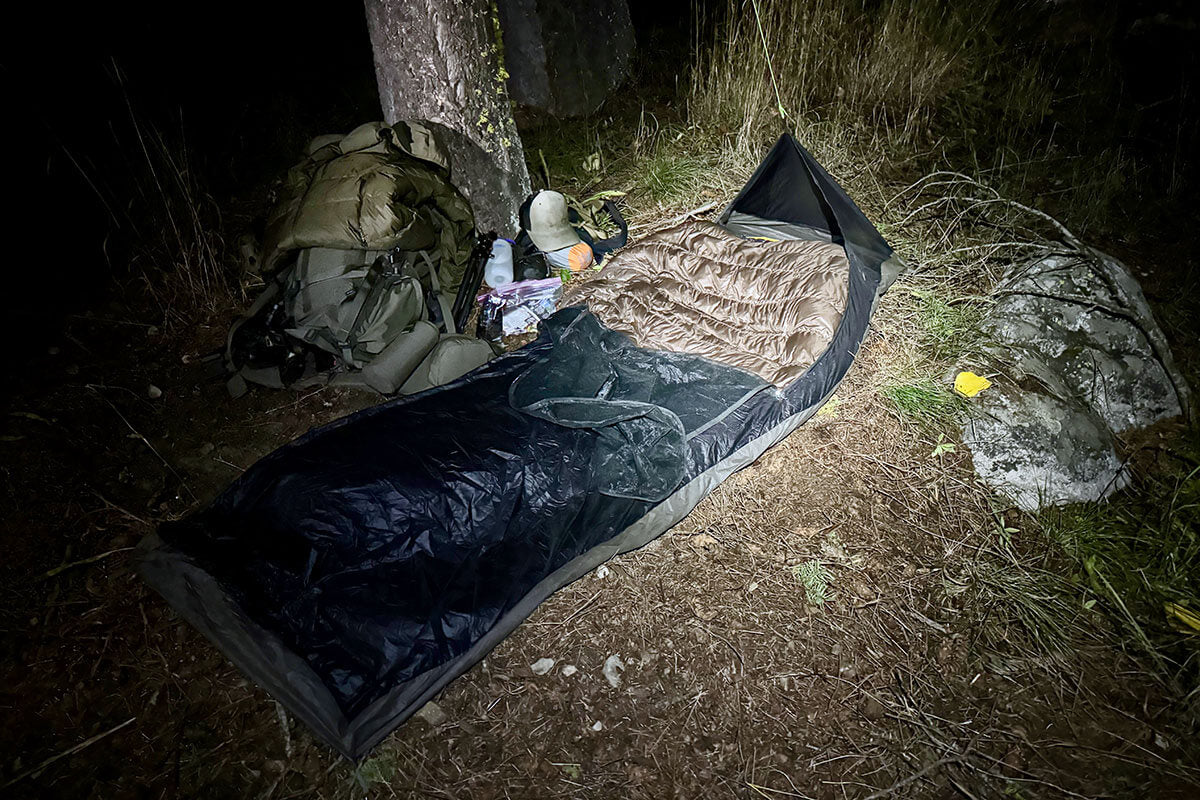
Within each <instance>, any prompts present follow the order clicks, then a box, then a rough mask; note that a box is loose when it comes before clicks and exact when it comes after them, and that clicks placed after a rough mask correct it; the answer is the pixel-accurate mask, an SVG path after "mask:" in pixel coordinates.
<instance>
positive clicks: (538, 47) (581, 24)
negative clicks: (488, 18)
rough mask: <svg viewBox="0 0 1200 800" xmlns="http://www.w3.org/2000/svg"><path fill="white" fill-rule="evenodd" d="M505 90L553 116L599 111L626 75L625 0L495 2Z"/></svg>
mask: <svg viewBox="0 0 1200 800" xmlns="http://www.w3.org/2000/svg"><path fill="white" fill-rule="evenodd" d="M496 5H497V6H498V8H499V9H500V22H501V27H502V29H503V31H504V60H505V62H506V63H507V65H508V71H509V72H510V73H511V77H510V78H509V79H508V90H509V92H510V93H511V94H512V99H513V100H514V101H515V102H516V103H517V104H518V105H522V106H533V107H535V108H542V109H545V110H546V111H549V112H550V113H551V114H553V115H554V116H556V117H578V116H583V115H585V114H590V113H592V112H593V111H595V110H596V109H597V108H599V107H600V104H601V103H603V102H604V99H605V98H606V97H608V93H609V92H611V91H612V90H613V89H614V88H616V87H617V86H618V85H619V84H620V83H621V81H623V80H625V78H627V77H628V76H629V65H630V61H631V59H632V56H633V46H634V36H633V23H632V22H631V21H630V19H629V3H628V2H627V0H497V3H496Z"/></svg>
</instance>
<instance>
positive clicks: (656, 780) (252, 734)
mask: <svg viewBox="0 0 1200 800" xmlns="http://www.w3.org/2000/svg"><path fill="white" fill-rule="evenodd" d="M888 313H889V305H888V304H886V303H885V305H884V307H883V308H882V309H881V310H880V312H879V319H880V320H881V324H880V325H878V326H877V327H876V330H875V331H873V332H872V334H871V335H870V337H869V339H868V341H867V343H866V345H865V347H864V350H863V353H862V354H861V356H860V359H859V362H858V363H857V364H856V366H855V367H854V369H853V370H852V372H851V374H850V377H849V378H848V380H847V381H846V383H845V384H844V385H843V387H842V388H841V389H840V390H839V392H838V395H837V399H836V401H835V402H833V403H831V404H830V405H829V406H827V408H826V410H825V411H823V412H822V413H821V414H820V415H819V416H818V417H816V418H815V419H814V420H813V421H812V422H811V423H810V424H808V425H807V426H805V427H804V428H802V429H801V430H800V431H798V432H797V433H796V434H794V435H792V436H791V437H789V438H788V439H787V440H786V441H785V442H783V443H782V444H781V445H779V446H778V447H776V448H775V449H774V450H772V451H771V452H769V453H768V454H767V455H766V456H764V457H763V458H762V459H761V460H760V461H759V462H757V463H756V464H754V465H752V466H751V467H750V468H748V469H746V470H745V471H743V472H741V473H739V474H737V475H735V476H734V477H732V478H731V479H730V480H728V481H727V482H726V483H725V484H724V485H723V486H721V487H720V489H719V490H718V491H716V492H715V493H714V494H713V495H711V496H710V497H709V498H707V499H706V500H705V501H704V502H703V503H702V504H701V505H700V506H699V507H698V508H697V509H696V510H695V512H694V513H692V514H691V515H690V516H688V517H687V518H686V519H685V520H684V521H683V522H682V523H681V524H680V525H679V526H677V527H676V528H675V529H674V530H672V531H670V532H668V533H667V534H666V535H664V536H663V537H661V538H660V539H659V540H658V541H656V542H654V543H652V544H651V545H649V546H648V547H646V548H644V549H643V550H641V551H639V552H636V553H632V554H629V555H627V556H624V557H621V558H618V559H616V560H615V561H613V562H611V563H610V564H609V565H607V567H606V568H603V569H601V570H600V571H598V572H597V573H595V574H593V575H592V576H590V577H587V578H585V579H583V580H581V581H579V582H577V583H576V584H574V585H572V586H569V587H567V588H565V589H563V590H562V591H560V592H559V593H558V594H556V595H555V596H554V597H552V598H551V599H550V600H549V601H548V602H546V603H545V604H544V605H543V606H542V607H541V608H539V609H538V610H537V612H536V613H535V614H534V615H533V616H532V617H531V618H530V619H529V621H528V622H527V623H526V624H524V625H523V626H522V627H521V628H520V629H519V630H518V631H517V632H516V633H515V634H514V635H512V636H511V637H509V638H508V639H507V640H506V641H504V642H503V643H502V644H501V645H500V646H499V647H497V648H496V650H495V651H493V652H492V653H491V655H490V656H489V657H488V658H487V659H486V660H485V661H483V662H482V663H480V664H479V665H477V666H476V667H475V668H474V669H472V670H471V671H470V672H469V673H468V674H467V675H465V676H463V677H462V678H460V679H459V680H457V681H456V682H454V683H453V684H452V685H451V686H450V687H449V688H448V689H447V690H446V691H445V692H443V694H442V695H441V696H440V697H439V698H438V699H437V701H436V707H435V708H429V709H427V713H424V714H423V715H422V716H421V717H420V718H414V719H413V720H412V721H410V722H409V723H408V724H406V725H404V726H403V727H402V728H400V729H399V730H398V731H397V732H396V733H395V734H394V735H393V736H391V737H390V738H388V739H387V740H386V741H385V742H384V743H383V744H382V745H381V746H380V747H379V748H377V750H376V751H375V752H374V753H373V754H372V755H371V757H370V758H368V759H367V760H366V761H365V762H363V763H362V764H361V765H358V766H355V765H352V764H350V763H348V762H346V761H345V760H343V759H341V758H340V757H339V756H337V755H335V754H334V753H333V752H332V751H331V750H329V749H328V748H326V747H325V746H323V745H321V744H319V743H317V742H316V741H315V740H314V739H313V738H312V736H311V735H310V734H309V733H308V732H307V731H306V730H305V728H304V727H303V726H302V725H300V724H298V723H297V722H296V721H294V720H292V719H291V718H289V717H288V716H287V715H286V714H285V713H284V712H283V710H282V709H281V708H280V707H279V706H277V705H276V704H275V703H274V702H273V701H272V700H271V698H270V697H269V696H268V695H267V694H266V693H265V692H263V691H262V690H260V689H258V688H257V687H255V686H253V685H251V684H249V683H248V682H247V681H246V680H245V679H244V678H243V677H242V676H241V675H240V674H239V673H238V672H237V671H236V670H235V669H234V668H233V667H232V666H231V665H230V664H229V663H228V662H227V661H226V660H225V659H224V657H223V656H221V655H220V653H219V652H218V651H217V650H216V649H215V648H214V647H212V646H211V645H210V644H208V643H207V641H205V640H204V639H203V638H202V637H201V636H200V635H199V634H198V633H196V632H195V631H194V630H193V629H191V628H190V627H189V626H187V625H186V624H184V623H183V622H182V621H181V620H180V619H179V618H178V617H177V616H176V615H175V614H174V613H173V612H171V611H170V610H169V609H168V608H167V606H166V605H165V604H164V603H163V602H162V601H161V600H160V599H159V598H158V597H157V596H156V595H154V594H153V593H152V592H151V591H150V590H149V589H148V588H147V587H146V586H145V585H144V584H143V583H142V582H141V581H140V580H139V579H138V577H137V576H136V574H135V572H134V567H133V563H132V550H131V548H132V547H133V546H134V545H135V544H136V542H137V541H138V540H139V539H140V538H141V537H142V536H144V535H145V534H147V533H149V532H150V531H151V530H152V529H153V527H154V525H155V524H156V523H157V522H159V521H161V520H163V519H167V518H170V517H175V516H177V515H180V514H183V513H185V512H187V511H188V510H189V509H194V508H195V507H197V505H198V504H200V503H202V502H204V501H206V500H208V499H210V498H211V497H212V496H214V495H215V493H216V492H218V491H219V490H220V489H221V488H222V487H223V486H224V485H226V484H227V483H228V482H229V481H230V480H231V479H232V478H234V477H235V476H236V475H237V474H239V472H240V471H241V470H243V469H244V468H245V467H247V466H248V465H249V464H251V463H252V462H253V461H254V460H255V459H257V458H258V457H260V456H262V455H264V454H266V453H267V452H269V451H270V450H272V449H273V448H275V447H277V446H279V445H281V444H283V443H285V442H287V441H289V440H291V439H293V438H294V437H296V436H297V435H299V434H301V433H303V432H304V431H306V430H308V429H310V428H312V427H314V426H316V425H320V424H322V423H325V422H328V421H330V420H333V419H336V418H338V417H341V416H344V415H345V414H347V413H350V412H352V411H354V410H356V409H357V408H361V407H364V406H366V405H370V404H372V403H373V402H375V401H376V399H375V398H373V397H371V396H368V395H364V394H356V393H351V392H348V391H346V390H340V391H339V390H321V391H313V392H309V393H307V394H303V395H299V396H297V395H294V394H290V393H286V392H274V391H265V390H264V391H255V392H252V393H251V394H250V395H249V396H248V397H245V398H243V399H240V400H231V399H229V398H228V397H227V395H226V393H225V390H224V387H223V385H222V384H221V383H220V381H214V380H210V379H206V378H205V377H204V367H203V366H202V365H201V364H200V363H198V357H199V356H200V355H201V354H203V353H205V352H208V351H210V350H212V349H213V348H215V347H216V346H217V345H218V344H219V342H220V340H221V336H222V334H223V330H224V324H225V319H227V317H225V316H223V315H217V318H214V320H213V321H212V322H211V324H210V325H209V326H207V327H203V328H199V329H196V330H193V331H192V332H190V333H189V334H187V335H186V336H180V335H174V336H168V335H166V334H163V333H160V332H158V331H156V330H154V329H152V328H149V327H147V326H144V325H140V324H134V323H131V322H129V321H127V317H132V312H129V311H128V310H126V309H122V308H120V307H114V308H111V309H109V310H108V311H107V312H105V313H104V314H101V315H99V316H97V317H88V318H78V319H75V320H72V321H71V323H70V325H69V326H68V329H67V332H66V334H65V335H64V336H63V338H62V339H61V340H59V341H55V342H52V343H47V347H48V348H49V350H48V353H47V355H46V356H45V358H43V359H40V360H39V363H40V364H41V367H42V368H41V370H40V371H39V372H38V373H37V374H36V375H33V376H32V377H31V378H30V379H29V380H27V381H25V383H24V385H23V386H20V387H18V388H16V390H15V391H13V392H11V393H10V395H9V397H8V401H7V404H6V407H5V408H4V409H3V411H4V417H3V421H2V423H0V425H2V430H0V435H2V436H3V439H2V440H0V453H2V454H3V455H2V459H0V464H2V466H0V480H2V484H0V486H2V489H0V491H2V496H0V503H2V509H0V510H2V517H3V523H2V524H3V528H2V530H3V537H4V538H3V541H4V543H5V546H6V547H5V549H6V553H5V558H4V559H3V561H2V565H0V592H2V598H3V603H2V604H0V619H2V622H0V624H2V626H3V640H2V642H3V644H2V645H0V646H2V648H3V651H2V654H0V679H2V681H0V687H2V688H0V704H2V706H3V711H4V719H5V721H6V724H5V726H4V729H3V732H2V733H0V753H2V754H3V761H2V762H0V795H2V796H12V797H97V798H99V797H105V798H108V797H146V798H169V797H261V798H299V797H329V798H334V797H337V798H341V797H392V796H395V797H408V796H431V797H454V798H500V797H505V798H510V797H511V798H517V797H645V798H663V797H687V798H693V797H729V796H733V797H747V798H750V797H755V798H789V797H819V798H866V797H870V798H883V797H937V798H941V797H947V798H948V797H965V798H985V797H1013V798H1040V797H1101V796H1102V797H1143V796H1147V795H1149V794H1151V793H1153V795H1154V796H1156V797H1162V798H1169V797H1180V798H1184V797H1196V796H1197V786H1198V785H1200V784H1198V783H1197V778H1198V776H1200V758H1198V755H1197V745H1196V742H1195V740H1194V739H1192V738H1189V736H1188V732H1187V730H1186V728H1183V727H1182V724H1181V723H1180V721H1179V719H1178V715H1179V710H1178V709H1176V708H1173V707H1172V706H1171V705H1170V704H1169V703H1167V702H1166V701H1165V700H1164V695H1163V694H1162V692H1161V691H1160V690H1159V688H1158V687H1157V686H1156V684H1154V683H1153V681H1152V680H1151V679H1150V678H1149V677H1148V676H1147V675H1145V674H1144V672H1143V670H1141V669H1140V667H1139V664H1138V662H1137V661H1136V660H1135V659H1134V658H1133V657H1132V656H1129V655H1126V654H1125V653H1123V652H1121V651H1120V650H1119V649H1116V648H1114V646H1113V644H1112V642H1113V641H1114V639H1113V638H1112V637H1111V636H1110V635H1109V631H1108V629H1107V627H1106V625H1105V621H1104V618H1103V617H1102V616H1101V615H1100V614H1099V612H1095V611H1089V610H1086V609H1085V608H1084V607H1083V605H1082V604H1081V603H1080V600H1079V597H1080V595H1079V593H1076V594H1074V595H1072V593H1071V588H1070V584H1069V581H1068V580H1066V579H1065V576H1067V575H1068V574H1069V572H1070V569H1071V568H1070V566H1069V565H1062V564H1056V563H1053V561H1046V562H1045V564H1044V567H1045V569H1046V571H1047V574H1057V573H1062V574H1063V575H1064V580H1063V581H1062V586H1063V587H1064V588H1063V591H1062V592H1061V593H1053V592H1052V593H1046V590H1045V588H1044V586H1045V584H1040V583H1033V582H1030V584H1029V586H1030V588H1029V593H1028V595H1027V602H1024V603H1015V604H1014V603H1013V602H1012V601H1011V600H1008V599H1005V598H1010V597H1011V596H1012V595H1013V591H1012V588H1013V582H1014V581H1021V580H1028V579H1029V573H1028V571H1027V570H1015V569H1011V568H1010V567H1011V555H1006V554H1011V553H1017V552H1020V553H1022V555H1023V559H1022V560H1023V562H1028V561H1029V557H1031V556H1032V557H1033V558H1034V560H1035V561H1036V559H1037V558H1041V556H1040V555H1039V554H1038V553H1037V552H1036V551H1037V547H1038V545H1037V544H1036V542H1035V541H1034V538H1033V537H1031V536H1026V535H1025V533H1024V531H1022V530H1021V528H1022V525H1023V522H1022V521H1021V520H1020V519H1018V518H1016V517H1014V516H1012V515H1010V514H1007V513H1006V512H1004V511H1003V509H1002V507H1001V506H999V505H997V506H996V507H995V508H993V507H992V505H991V504H990V503H991V501H989V499H988V496H987V495H986V493H984V492H982V491H981V490H980V489H979V488H978V487H977V486H975V485H974V484H973V483H972V480H971V477H970V476H971V473H970V471H969V469H968V468H966V467H965V466H964V463H963V461H962V460H963V459H964V458H965V456H964V455H962V454H955V453H941V454H938V455H936V456H934V455H931V448H932V444H931V443H930V440H929V434H927V433H926V432H925V431H923V430H922V429H921V428H920V427H919V426H914V425H913V424H911V423H907V422H904V421H903V420H901V419H899V418H898V417H896V416H895V415H894V414H893V413H892V412H891V411H890V410H889V407H888V406H886V405H885V403H884V401H882V400H881V399H880V398H879V396H878V394H877V393H876V391H875V384H876V382H877V381H878V379H879V374H880V370H881V369H882V367H881V364H882V363H884V362H885V361H886V359H887V358H888V357H889V352H890V350H891V349H892V348H895V347H897V346H900V342H898V337H899V336H900V334H899V333H897V332H894V331H893V332H891V333H889V328H888V326H887V324H886V320H887V317H888ZM151 384H153V385H154V386H155V387H157V388H158V389H160V390H161V392H162V395H161V397H156V398H152V397H151V396H150V395H151V394H152V392H151V391H150V386H151ZM1168 433H1169V432H1168ZM1164 435H1165V434H1164ZM1006 529H1007V530H1006ZM1046 558H1047V559H1049V556H1046ZM1002 584H1003V586H1002ZM1000 588H1003V589H1004V591H1000ZM1017 594H1018V595H1019V594H1020V593H1019V592H1018V593H1017ZM1061 604H1065V605H1062V608H1067V609H1069V610H1068V612H1067V614H1066V615H1065V616H1066V617H1067V618H1069V619H1070V618H1072V617H1073V619H1071V621H1070V623H1069V624H1063V625H1062V626H1061V628H1060V629H1059V631H1058V633H1057V635H1049V636H1047V635H1045V634H1044V633H1036V631H1039V630H1042V629H1040V628H1038V627H1037V626H1036V625H1030V624H1029V621H1030V619H1031V618H1036V615H1037V613H1038V609H1039V608H1044V607H1047V606H1050V605H1055V608H1059V605H1061ZM1059 610H1061V609H1059ZM1062 616H1063V615H1059V618H1062ZM1031 631H1032V633H1031ZM611 656H617V657H618V659H619V661H620V663H621V664H622V665H623V670H619V671H618V672H617V673H616V674H615V676H614V677H616V678H617V679H618V682H619V685H616V686H614V685H611V683H610V681H609V680H608V679H606V677H605V676H604V674H603V667H604V664H605V662H606V661H608V660H609V659H610V657H611ZM539 659H553V660H554V662H555V663H554V666H553V667H552V668H551V669H550V670H549V671H548V672H546V673H545V674H535V673H534V671H533V669H532V668H531V666H532V665H533V664H534V663H535V662H537V661H538V660H539ZM539 671H540V670H539Z"/></svg>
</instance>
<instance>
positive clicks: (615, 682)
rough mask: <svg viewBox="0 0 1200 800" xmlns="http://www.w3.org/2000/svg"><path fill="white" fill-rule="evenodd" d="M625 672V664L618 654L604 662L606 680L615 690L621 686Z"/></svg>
mask: <svg viewBox="0 0 1200 800" xmlns="http://www.w3.org/2000/svg"><path fill="white" fill-rule="evenodd" d="M624 671H625V662H624V661H622V660H621V657H620V656H619V655H617V654H616V653H613V654H612V655H611V656H609V657H608V658H606V659H605V660H604V669H603V672H604V680H606V681H608V685H609V686H611V687H613V688H614V689H616V688H619V687H620V686H621V673H622V672H624Z"/></svg>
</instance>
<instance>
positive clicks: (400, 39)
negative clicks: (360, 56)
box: [366, 0, 529, 236]
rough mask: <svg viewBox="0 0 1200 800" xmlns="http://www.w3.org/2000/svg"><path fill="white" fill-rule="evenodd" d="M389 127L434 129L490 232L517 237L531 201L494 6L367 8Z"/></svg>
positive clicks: (439, 2)
mask: <svg viewBox="0 0 1200 800" xmlns="http://www.w3.org/2000/svg"><path fill="white" fill-rule="evenodd" d="M366 10H367V27H368V29H369V31H370V35H371V47H372V49H373V50H374V52H375V77H376V80H377V82H378V83H379V98H380V101H381V102H382V104H383V114H384V119H385V120H386V121H387V122H388V123H389V124H392V123H395V122H397V121H401V120H418V121H422V122H427V123H433V124H434V126H440V127H435V131H436V132H437V133H438V134H439V135H440V137H441V138H442V139H443V144H444V145H445V147H446V150H447V153H448V154H449V157H450V170H451V180H452V181H453V182H454V185H455V186H457V187H458V188H459V189H460V190H461V191H462V192H463V194H465V195H466V196H467V199H468V200H470V201H471V208H472V209H473V210H474V212H475V225H476V228H478V229H479V230H480V231H487V230H494V231H496V232H497V233H500V234H501V235H506V236H513V235H515V234H516V232H517V228H518V221H517V211H518V209H519V208H520V205H521V202H522V201H523V200H524V199H525V197H526V195H528V194H529V172H528V170H527V169H526V167H525V157H524V152H523V150H522V149H521V138H520V136H519V135H518V134H517V128H516V125H515V124H514V123H513V117H512V107H511V105H510V103H509V99H508V89H507V87H506V85H505V81H506V79H507V77H508V74H507V73H506V72H505V71H504V64H503V59H502V56H501V48H500V46H499V39H500V33H499V21H498V20H497V19H496V18H495V17H494V16H493V12H492V5H491V3H489V2H488V0H366Z"/></svg>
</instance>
